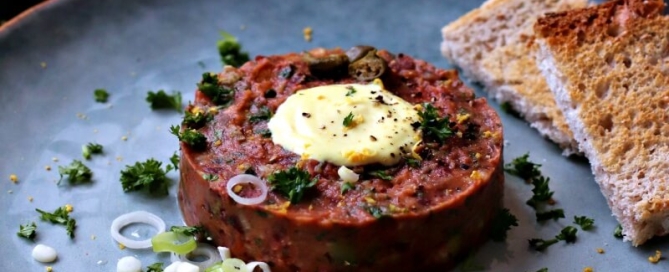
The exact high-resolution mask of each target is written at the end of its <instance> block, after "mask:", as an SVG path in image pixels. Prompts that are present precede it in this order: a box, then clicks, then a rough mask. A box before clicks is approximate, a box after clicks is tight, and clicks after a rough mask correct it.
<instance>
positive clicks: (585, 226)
mask: <svg viewBox="0 0 669 272" xmlns="http://www.w3.org/2000/svg"><path fill="white" fill-rule="evenodd" d="M574 224H576V225H579V226H581V229H582V230H590V229H592V227H593V226H594V225H595V219H592V218H588V217H587V216H574Z"/></svg>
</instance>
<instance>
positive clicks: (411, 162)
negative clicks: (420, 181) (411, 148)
mask: <svg viewBox="0 0 669 272" xmlns="http://www.w3.org/2000/svg"><path fill="white" fill-rule="evenodd" d="M404 160H405V161H406V163H407V165H409V167H411V168H418V167H420V160H419V159H416V158H411V157H404Z"/></svg>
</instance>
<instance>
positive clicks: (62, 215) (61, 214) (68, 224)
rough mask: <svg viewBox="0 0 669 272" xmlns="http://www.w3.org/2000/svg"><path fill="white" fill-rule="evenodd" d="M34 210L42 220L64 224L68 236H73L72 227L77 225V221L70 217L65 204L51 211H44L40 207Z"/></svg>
mask: <svg viewBox="0 0 669 272" xmlns="http://www.w3.org/2000/svg"><path fill="white" fill-rule="evenodd" d="M35 210H36V211H37V212H38V213H39V214H40V219H42V220H43V221H47V222H51V223H52V224H58V225H63V226H65V230H66V231H67V235H68V236H70V238H74V229H75V228H76V227H77V221H76V220H74V219H73V218H70V213H69V212H68V211H67V210H68V209H67V208H66V207H65V206H63V207H58V209H56V210H55V211H54V212H53V213H50V212H45V211H43V210H40V209H35Z"/></svg>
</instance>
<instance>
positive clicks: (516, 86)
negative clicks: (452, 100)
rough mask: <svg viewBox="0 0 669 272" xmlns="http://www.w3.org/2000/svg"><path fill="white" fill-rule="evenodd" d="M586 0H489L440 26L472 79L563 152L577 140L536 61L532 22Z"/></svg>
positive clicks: (446, 51) (451, 56)
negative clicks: (545, 14)
mask: <svg viewBox="0 0 669 272" xmlns="http://www.w3.org/2000/svg"><path fill="white" fill-rule="evenodd" d="M586 4H587V1H586V0H529V1H528V0H488V1H487V2H485V3H484V4H483V5H482V6H481V7H479V8H478V9H475V10H473V11H471V12H469V13H468V14H466V15H464V16H463V17H461V18H460V19H458V20H456V21H454V22H452V23H450V24H449V25H447V26H445V27H444V28H443V29H442V36H443V42H442V43H441V52H442V54H443V55H444V56H445V57H446V58H447V59H448V60H450V61H451V63H453V64H455V65H457V66H459V67H460V69H462V71H463V73H464V75H465V76H466V77H468V78H469V79H470V80H471V81H474V82H479V83H481V84H482V85H483V87H484V90H485V91H486V92H488V93H489V94H490V95H491V96H492V97H493V98H495V99H496V100H497V101H499V102H502V103H509V104H510V105H511V106H512V107H513V108H514V109H515V110H516V111H518V113H520V115H521V116H522V117H524V118H525V120H527V121H528V122H529V123H530V125H531V126H532V127H534V128H535V129H537V130H538V131H539V133H541V135H543V136H545V137H547V138H548V139H550V140H552V141H554V142H555V143H557V144H558V145H559V146H560V147H561V148H563V149H564V150H565V152H564V154H565V155H568V154H572V153H575V152H576V151H577V150H578V148H577V143H576V141H574V140H573V137H572V133H571V131H570V130H569V127H568V125H567V123H566V122H565V120H564V117H563V116H562V113H561V112H560V110H559V109H558V107H557V106H556V105H555V100H554V98H553V95H552V94H551V92H550V90H549V89H548V86H547V85H546V82H545V80H544V78H543V76H542V75H541V72H540V71H539V69H538V68H537V66H536V62H535V61H534V56H533V54H534V49H535V47H534V46H533V42H532V41H533V33H534V31H533V29H532V27H533V25H534V22H535V21H536V19H537V18H538V17H540V16H542V15H543V14H544V13H547V12H556V11H563V10H568V9H573V8H581V7H585V6H586Z"/></svg>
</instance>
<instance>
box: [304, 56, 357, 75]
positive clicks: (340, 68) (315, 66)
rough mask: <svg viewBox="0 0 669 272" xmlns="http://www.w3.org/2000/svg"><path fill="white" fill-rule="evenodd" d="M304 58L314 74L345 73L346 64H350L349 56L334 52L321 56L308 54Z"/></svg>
mask: <svg viewBox="0 0 669 272" xmlns="http://www.w3.org/2000/svg"><path fill="white" fill-rule="evenodd" d="M304 59H305V61H306V62H307V64H308V65H309V70H310V71H311V74H312V75H314V76H330V77H334V76H338V75H339V74H341V73H345V72H344V71H346V65H348V57H346V55H345V54H334V55H328V56H325V57H320V58H316V57H313V56H311V55H309V54H306V55H305V56H304Z"/></svg>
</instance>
